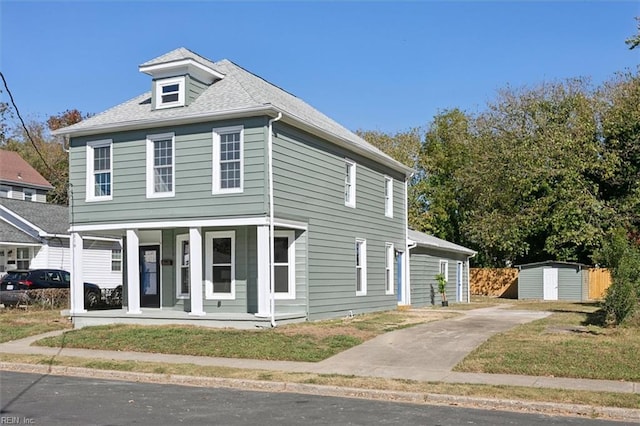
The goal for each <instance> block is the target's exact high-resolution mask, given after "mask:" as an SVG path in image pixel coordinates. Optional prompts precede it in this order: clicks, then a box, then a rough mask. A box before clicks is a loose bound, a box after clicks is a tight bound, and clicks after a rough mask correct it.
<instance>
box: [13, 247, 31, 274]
mask: <svg viewBox="0 0 640 426" xmlns="http://www.w3.org/2000/svg"><path fill="white" fill-rule="evenodd" d="M24 250H26V253H27V257H20V255H19V254H20V253H21V252H22V251H24ZM20 262H27V267H26V268H23V267H20ZM15 265H16V269H29V268H30V267H31V248H30V247H17V248H16V263H15Z"/></svg>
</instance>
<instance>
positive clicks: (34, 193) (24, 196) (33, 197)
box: [22, 188, 36, 201]
mask: <svg viewBox="0 0 640 426" xmlns="http://www.w3.org/2000/svg"><path fill="white" fill-rule="evenodd" d="M27 193H29V194H30V196H31V199H30V200H27ZM22 199H23V200H25V201H36V191H35V190H34V189H29V188H24V189H23V190H22Z"/></svg>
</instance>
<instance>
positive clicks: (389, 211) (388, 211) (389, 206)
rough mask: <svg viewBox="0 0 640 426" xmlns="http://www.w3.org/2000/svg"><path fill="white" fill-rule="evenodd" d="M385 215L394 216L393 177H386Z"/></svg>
mask: <svg viewBox="0 0 640 426" xmlns="http://www.w3.org/2000/svg"><path fill="white" fill-rule="evenodd" d="M384 215H385V216H387V217H393V179H392V178H390V177H389V176H385V177H384Z"/></svg>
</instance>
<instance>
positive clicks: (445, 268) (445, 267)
mask: <svg viewBox="0 0 640 426" xmlns="http://www.w3.org/2000/svg"><path fill="white" fill-rule="evenodd" d="M440 273H441V274H442V275H444V280H445V281H447V282H448V281H449V262H448V261H446V260H441V261H440Z"/></svg>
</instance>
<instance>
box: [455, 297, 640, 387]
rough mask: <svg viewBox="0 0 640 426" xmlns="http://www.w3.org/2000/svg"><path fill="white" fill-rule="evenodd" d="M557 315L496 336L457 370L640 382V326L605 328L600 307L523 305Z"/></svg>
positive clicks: (546, 303)
mask: <svg viewBox="0 0 640 426" xmlns="http://www.w3.org/2000/svg"><path fill="white" fill-rule="evenodd" d="M514 308H515V309H536V310H549V311H551V312H554V313H553V314H552V315H551V316H549V317H547V318H545V319H541V320H538V321H534V322H532V323H529V324H524V325H521V326H518V327H516V328H514V329H512V330H510V331H507V332H505V333H501V334H499V335H496V336H493V337H491V338H490V339H489V340H487V342H485V343H484V344H483V345H481V346H480V347H478V348H476V349H475V350H474V351H473V352H471V353H470V354H469V355H468V356H467V357H466V358H465V359H464V360H463V361H462V362H461V363H460V364H458V365H457V366H456V367H455V369H454V370H455V371H467V372H478V373H496V374H497V373H500V374H523V375H532V376H551V377H575V378H588V379H607V380H625V381H640V363H639V362H638V359H639V355H638V354H640V330H639V329H638V328H635V327H628V328H625V327H620V328H603V327H601V326H599V325H597V324H598V323H599V316H598V315H599V313H598V311H597V309H598V308H597V306H596V305H593V304H580V303H575V304H569V303H549V302H539V303H523V304H520V303H518V304H516V305H515V306H514Z"/></svg>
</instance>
